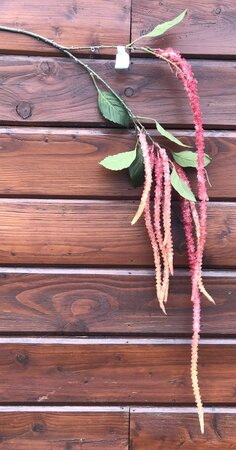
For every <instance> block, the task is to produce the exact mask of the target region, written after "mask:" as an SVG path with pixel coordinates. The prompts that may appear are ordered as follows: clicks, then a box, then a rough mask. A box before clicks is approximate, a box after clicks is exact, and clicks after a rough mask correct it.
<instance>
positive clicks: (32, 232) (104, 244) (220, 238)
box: [0, 199, 236, 268]
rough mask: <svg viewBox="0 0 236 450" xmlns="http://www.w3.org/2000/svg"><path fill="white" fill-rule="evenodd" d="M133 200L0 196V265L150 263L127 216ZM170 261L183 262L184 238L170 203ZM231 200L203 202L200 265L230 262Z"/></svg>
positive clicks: (235, 231) (234, 236) (140, 232)
mask: <svg viewBox="0 0 236 450" xmlns="http://www.w3.org/2000/svg"><path fill="white" fill-rule="evenodd" d="M137 207H138V202H136V201H127V202H125V203H124V202H122V201H92V200H91V201H90V200H81V201H75V200H64V201H63V200H29V199H28V200H21V199H1V201H0V235H1V247H0V264H5V265H6V264H18V265H19V264H20V265H22V264H23V265H30V264H33V265H40V264H43V265H45V264H46V265H50V264H51V265H63V264H66V265H93V266H96V265H98V266H99V265H100V266H101V265H102V266H104V265H105V266H106V265H117V266H126V267H127V266H143V265H146V266H150V265H153V256H152V252H151V246H150V243H149V241H148V237H147V232H146V229H145V227H144V223H143V219H142V218H141V219H140V220H139V222H138V223H137V224H136V225H135V226H131V224H130V223H131V220H132V218H133V216H134V214H135V212H136V210H137ZM172 217H173V229H174V233H173V235H174V245H175V264H176V265H177V266H184V265H186V264H187V258H186V242H185V237H184V233H183V226H182V219H181V215H180V211H179V208H178V205H177V204H175V206H174V208H173V214H172ZM235 224H236V208H235V204H234V203H211V204H209V206H208V237H207V243H206V250H205V256H204V265H205V266H206V267H212V268H213V267H222V266H224V267H232V266H235V262H236V259H235V245H236V226H235Z"/></svg>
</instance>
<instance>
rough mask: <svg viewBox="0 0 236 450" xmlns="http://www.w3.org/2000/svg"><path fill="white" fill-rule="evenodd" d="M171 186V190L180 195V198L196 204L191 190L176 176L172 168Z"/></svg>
mask: <svg viewBox="0 0 236 450" xmlns="http://www.w3.org/2000/svg"><path fill="white" fill-rule="evenodd" d="M170 180H171V184H172V186H173V188H174V189H175V190H176V191H177V192H178V193H179V194H180V195H181V197H183V198H186V199H187V200H190V201H191V202H196V198H195V196H194V194H193V193H192V191H191V189H190V188H189V187H188V186H187V184H186V183H185V181H184V180H182V178H180V176H179V175H178V174H177V172H176V170H175V168H173V170H172V172H171V176H170Z"/></svg>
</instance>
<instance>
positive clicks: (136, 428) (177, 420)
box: [130, 408, 236, 450]
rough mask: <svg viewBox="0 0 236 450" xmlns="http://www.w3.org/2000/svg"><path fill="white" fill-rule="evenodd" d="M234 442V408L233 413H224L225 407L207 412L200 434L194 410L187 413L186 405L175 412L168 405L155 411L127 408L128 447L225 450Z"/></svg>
mask: <svg viewBox="0 0 236 450" xmlns="http://www.w3.org/2000/svg"><path fill="white" fill-rule="evenodd" d="M159 409H160V410H161V408H159ZM157 410H158V408H157ZM163 410H164V409H163ZM216 411H217V408H216ZM235 442H236V409H235V408H234V412H228V411H227V408H225V410H222V411H220V412H218V411H217V412H211V413H209V412H207V413H206V414H205V433H204V435H202V434H201V433H200V430H199V424H198V418H197V414H196V412H194V413H193V412H192V413H190V412H188V408H179V411H178V410H177V408H169V412H164V411H163V412H162V411H160V412H157V411H156V410H155V408H153V409H151V408H150V409H149V410H148V409H146V410H145V409H143V410H138V409H136V410H135V409H132V410H131V442H130V445H131V449H132V450H144V449H145V450H154V449H155V450H170V449H174V448H181V449H183V450H189V449H195V450H203V449H205V448H208V449H211V450H217V449H218V450H222V449H224V450H229V449H233V448H234V447H235Z"/></svg>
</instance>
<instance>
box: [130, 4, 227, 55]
mask: <svg viewBox="0 0 236 450" xmlns="http://www.w3.org/2000/svg"><path fill="white" fill-rule="evenodd" d="M186 8H187V10H188V13H187V17H186V18H185V19H184V21H183V22H182V23H180V24H179V25H178V26H176V27H174V28H172V29H171V30H169V31H168V32H167V33H165V34H164V35H163V36H160V37H158V38H152V39H150V38H149V39H145V40H144V39H143V40H142V41H140V45H149V46H150V47H162V48H165V47H174V48H176V49H178V50H179V51H181V52H183V53H185V54H190V55H206V56H208V55H214V56H221V55H222V56H226V55H232V56H234V54H235V46H236V35H235V25H236V22H235V15H236V5H235V2H234V1H233V0H222V1H221V2H220V3H219V2H218V1H217V0H205V1H204V0H202V1H197V0H190V1H189V0H182V1H181V3H180V2H179V1H178V0H168V2H160V1H158V0H148V2H143V0H133V1H132V40H133V39H136V38H137V37H138V36H140V35H142V34H146V33H148V32H149V31H151V30H152V29H153V28H154V27H155V26H156V25H157V24H159V23H162V22H166V21H168V20H171V19H173V18H174V17H176V16H177V15H178V14H180V13H181V12H182V11H183V10H184V9H186ZM137 44H138V43H137Z"/></svg>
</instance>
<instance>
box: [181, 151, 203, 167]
mask: <svg viewBox="0 0 236 450" xmlns="http://www.w3.org/2000/svg"><path fill="white" fill-rule="evenodd" d="M172 155H173V158H174V159H175V161H176V162H177V163H178V164H179V165H180V166H181V167H195V168H197V153H195V152H191V151H189V150H185V151H183V152H178V153H177V152H173V153H172ZM210 162H211V157H210V156H208V155H206V153H205V154H204V166H205V167H206V166H207V165H208V164H210Z"/></svg>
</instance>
